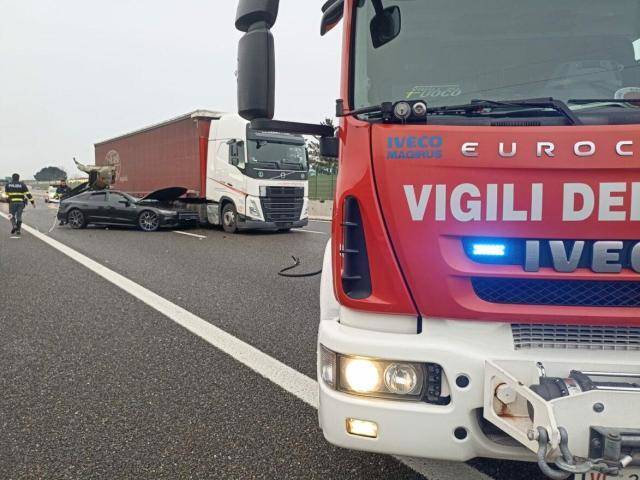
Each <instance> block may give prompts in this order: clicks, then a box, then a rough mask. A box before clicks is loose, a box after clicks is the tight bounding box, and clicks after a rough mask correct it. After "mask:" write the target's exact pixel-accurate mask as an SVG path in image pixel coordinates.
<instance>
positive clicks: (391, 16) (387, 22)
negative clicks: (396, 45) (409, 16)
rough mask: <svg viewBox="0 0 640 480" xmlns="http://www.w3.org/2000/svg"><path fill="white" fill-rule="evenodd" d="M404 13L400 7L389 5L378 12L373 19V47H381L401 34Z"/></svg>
mask: <svg viewBox="0 0 640 480" xmlns="http://www.w3.org/2000/svg"><path fill="white" fill-rule="evenodd" d="M401 29H402V14H401V13H400V7H397V6H396V7H388V8H385V9H384V10H382V11H380V12H376V14H375V16H374V17H373V19H372V20H371V41H372V43H373V48H380V47H382V46H383V45H386V44H387V43H389V42H390V41H391V40H393V39H394V38H396V37H397V36H398V35H400V30H401Z"/></svg>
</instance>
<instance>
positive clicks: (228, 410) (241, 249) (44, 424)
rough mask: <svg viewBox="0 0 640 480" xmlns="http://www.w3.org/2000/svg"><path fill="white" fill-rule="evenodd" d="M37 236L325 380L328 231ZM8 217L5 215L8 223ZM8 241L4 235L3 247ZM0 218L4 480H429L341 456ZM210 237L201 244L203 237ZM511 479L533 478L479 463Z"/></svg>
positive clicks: (265, 389) (284, 401) (278, 397)
mask: <svg viewBox="0 0 640 480" xmlns="http://www.w3.org/2000/svg"><path fill="white" fill-rule="evenodd" d="M38 207H39V208H37V209H35V210H34V209H31V207H29V209H28V210H26V214H25V223H26V224H28V225H30V226H32V227H34V228H36V229H37V230H39V231H40V232H44V233H47V234H48V235H49V236H50V237H51V238H53V239H55V240H57V241H59V242H61V243H62V244H64V245H66V246H69V247H71V248H73V249H74V250H75V251H77V252H80V253H81V254H83V255H86V256H87V257H89V258H90V259H93V260H95V261H96V262H99V263H100V264H102V265H104V266H106V267H108V268H109V269H111V270H113V271H115V272H117V273H119V274H121V275H123V276H124V277H126V278H127V279H130V280H132V281H133V282H136V283H137V284H140V285H141V286H143V287H145V288H146V289H149V290H151V291H152V292H154V293H155V294H157V295H160V296H161V297H163V298H165V299H167V300H169V301H170V302H173V303H174V304H176V305H178V306H180V307H182V308H183V309H185V310H188V311H189V312H191V313H193V314H195V315H197V316H198V317H200V318H201V319H203V320H205V321H206V322H210V323H211V324H213V325H215V326H217V327H219V328H221V329H222V330H224V331H225V332H227V333H229V334H231V335H233V336H235V337H237V338H239V339H240V340H242V341H244V342H246V343H248V344H250V345H252V346H253V347H255V348H257V349H259V350H260V351H262V352H264V353H265V354H267V355H269V356H270V357H273V358H275V359H276V360H279V361H280V362H282V363H284V364H286V365H288V366H289V367H291V368H293V369H294V370H296V371H298V372H301V373H302V374H304V375H307V376H308V377H311V378H312V379H315V348H316V346H315V337H316V330H317V322H318V320H317V319H318V317H319V305H318V290H319V277H313V278H308V279H285V278H282V277H279V276H278V275H277V272H278V270H280V269H281V268H283V267H284V266H287V265H289V264H290V263H291V259H290V257H291V255H296V256H297V257H300V258H301V259H302V261H303V268H304V269H307V268H308V269H309V270H317V269H319V268H320V267H321V263H322V254H323V251H324V247H325V245H326V242H327V241H328V240H329V224H328V223H323V222H311V224H310V225H309V227H307V228H306V229H304V231H294V232H291V233H288V234H271V233H249V234H241V235H235V236H230V235H227V234H225V233H224V232H222V231H220V230H215V229H211V230H210V229H205V230H189V231H188V232H186V233H188V234H189V235H184V234H179V233H174V232H169V231H165V232H159V233H156V234H143V233H141V232H137V231H131V230H124V229H108V230H107V229H103V228H101V229H92V228H90V229H86V230H82V231H74V230H71V229H69V228H67V227H62V228H60V227H55V228H53V230H52V231H51V232H49V230H50V229H51V228H52V227H53V226H54V225H55V222H54V220H55V207H50V206H49V207H48V206H45V204H43V203H39V204H38ZM0 211H4V212H6V205H2V206H1V207H0ZM5 231H6V233H4V232H5ZM8 233H9V224H8V222H7V221H6V220H5V219H2V218H0V274H1V275H2V277H3V278H4V279H5V281H4V282H3V287H2V295H1V299H0V307H1V308H0V332H1V333H0V366H1V368H0V391H1V392H2V394H0V478H1V479H22V478H29V479H31V478H46V479H49V478H56V479H58V478H69V479H89V478H91V479H93V478H109V479H114V478H135V479H142V478H148V479H161V478H167V479H176V478H216V479H217V478H221V479H226V478H233V479H235V478H278V479H280V478H324V479H333V478H354V479H360V478H366V479H367V480H373V479H389V478H393V479H403V478H406V479H420V478H424V477H423V476H422V475H420V474H419V473H417V472H416V471H414V470H412V469H410V468H408V467H407V466H406V465H405V464H403V463H401V462H400V461H399V460H397V459H395V458H392V457H389V456H381V455H372V454H367V453H359V452H353V451H347V450H343V449H338V448H335V447H332V446H330V445H329V444H327V443H326V442H325V441H324V439H323V437H322V433H321V432H320V430H319V428H318V425H317V417H316V412H315V409H314V408H312V407H311V406H309V405H308V404H307V403H305V402H303V401H301V400H299V399H298V398H296V397H294V396H293V395H291V394H289V393H288V392H286V391H285V390H283V389H281V388H280V387H278V386H276V385H274V384H273V383H272V382H270V381H269V380H267V379H265V378H263V377H262V376H260V375H259V374H257V373H255V372H254V371H253V370H251V369H249V368H247V367H246V366H244V365H242V364H241V363H239V362H237V361H236V360H234V359H233V358H232V357H230V356H228V355H227V354H225V353H222V352H221V351H219V350H218V349H216V348H214V347H213V346H212V345H210V344H209V343H207V342H205V341H204V340H202V339H201V338H199V337H197V336H195V335H193V334H192V333H190V332H189V331H187V330H185V329H184V328H182V327H180V326H179V325H177V324H176V323H175V322H173V321H172V320H170V319H169V318H167V317H165V316H164V315H162V314H160V313H159V312H158V311H157V310H154V309H153V308H151V307H149V306H148V305H146V304H145V303H143V302H141V301H140V300H138V299H137V298H135V297H133V296H131V295H129V294H127V293H125V292H123V291H122V290H121V289H119V288H118V287H117V286H115V285H113V284H112V283H110V282H108V281H106V280H105V279H103V278H101V277H100V276H98V275H96V273H94V272H92V271H90V270H88V269H87V268H85V267H83V266H82V265H80V264H79V263H77V262H75V261H74V260H72V259H70V258H68V257H67V256H65V255H62V254H61V253H59V252H58V251H56V250H55V249H53V248H51V247H50V246H49V245H47V244H45V243H44V242H43V241H42V240H40V239H38V238H36V237H34V236H33V235H30V234H28V233H24V234H23V238H21V239H12V238H10V236H9V235H8ZM193 235H196V236H193ZM470 463H471V464H472V465H473V466H474V467H476V468H478V469H479V470H482V471H484V472H486V473H489V474H490V475H492V476H494V477H495V478H497V479H500V480H502V479H504V480H506V479H509V480H518V479H533V478H539V475H538V474H537V470H536V469H535V468H533V467H530V466H528V465H525V464H520V463H508V462H506V463H505V462H494V461H487V460H475V461H473V462H470Z"/></svg>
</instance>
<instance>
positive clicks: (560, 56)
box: [352, 0, 640, 109]
mask: <svg viewBox="0 0 640 480" xmlns="http://www.w3.org/2000/svg"><path fill="white" fill-rule="evenodd" d="M357 4H358V6H357V8H355V18H354V28H355V32H354V35H355V38H354V42H355V49H354V59H353V78H352V82H353V102H352V107H353V108H361V107H365V106H368V105H377V104H380V103H382V102H384V101H389V100H401V99H409V100H418V99H422V100H424V101H426V102H427V104H428V105H429V106H430V107H437V106H444V105H451V104H461V103H466V102H470V101H471V100H472V99H478V98H483V99H493V100H517V99H520V98H533V97H553V98H555V99H558V100H561V101H564V102H567V101H568V100H570V99H614V98H629V97H628V96H627V95H629V94H630V93H631V94H635V95H638V93H639V92H640V63H639V60H640V0H610V1H606V2H605V1H602V0H553V1H551V0H545V1H542V2H540V1H537V2H533V1H529V2H525V1H522V0H521V1H516V2H514V1H513V0H480V1H478V0H454V1H452V0H382V7H384V8H387V9H388V8H390V7H397V8H399V10H400V18H401V21H400V22H399V24H397V25H396V27H393V26H392V27H391V31H394V29H395V30H397V31H394V32H393V33H392V35H390V36H388V37H389V38H387V40H386V43H383V44H382V45H380V44H379V42H378V44H377V45H376V44H375V43H376V42H374V37H375V29H376V28H377V27H378V28H386V29H387V30H389V28H388V27H389V25H385V24H384V23H381V22H377V21H375V20H374V17H375V15H376V8H377V9H378V10H379V11H380V10H381V9H380V4H379V3H376V2H369V1H367V2H357ZM395 33H397V36H396V35H395ZM382 34H383V36H384V35H385V34H386V33H385V32H382ZM374 45H375V46H374ZM376 47H377V48H376ZM571 108H574V109H578V108H584V105H580V104H575V103H574V104H571Z"/></svg>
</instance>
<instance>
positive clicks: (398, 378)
mask: <svg viewBox="0 0 640 480" xmlns="http://www.w3.org/2000/svg"><path fill="white" fill-rule="evenodd" d="M384 384H385V386H386V387H387V390H389V392H391V393H395V394H398V395H411V394H414V393H416V392H420V390H422V385H421V384H420V383H419V377H418V372H417V370H416V369H415V367H414V366H413V365H411V364H408V363H392V364H391V365H389V366H388V367H387V368H386V369H385V371H384Z"/></svg>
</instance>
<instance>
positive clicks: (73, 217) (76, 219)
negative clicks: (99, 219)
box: [67, 208, 87, 230]
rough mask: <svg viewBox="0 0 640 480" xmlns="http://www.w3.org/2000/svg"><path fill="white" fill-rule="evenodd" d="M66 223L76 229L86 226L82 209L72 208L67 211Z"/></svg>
mask: <svg viewBox="0 0 640 480" xmlns="http://www.w3.org/2000/svg"><path fill="white" fill-rule="evenodd" d="M67 223H68V224H69V226H70V227H71V228H73V229H75V230H78V229H80V228H84V227H86V226H87V219H86V218H85V216H84V213H82V211H80V210H78V209H77V208H74V209H73V210H71V211H70V212H69V213H67Z"/></svg>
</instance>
